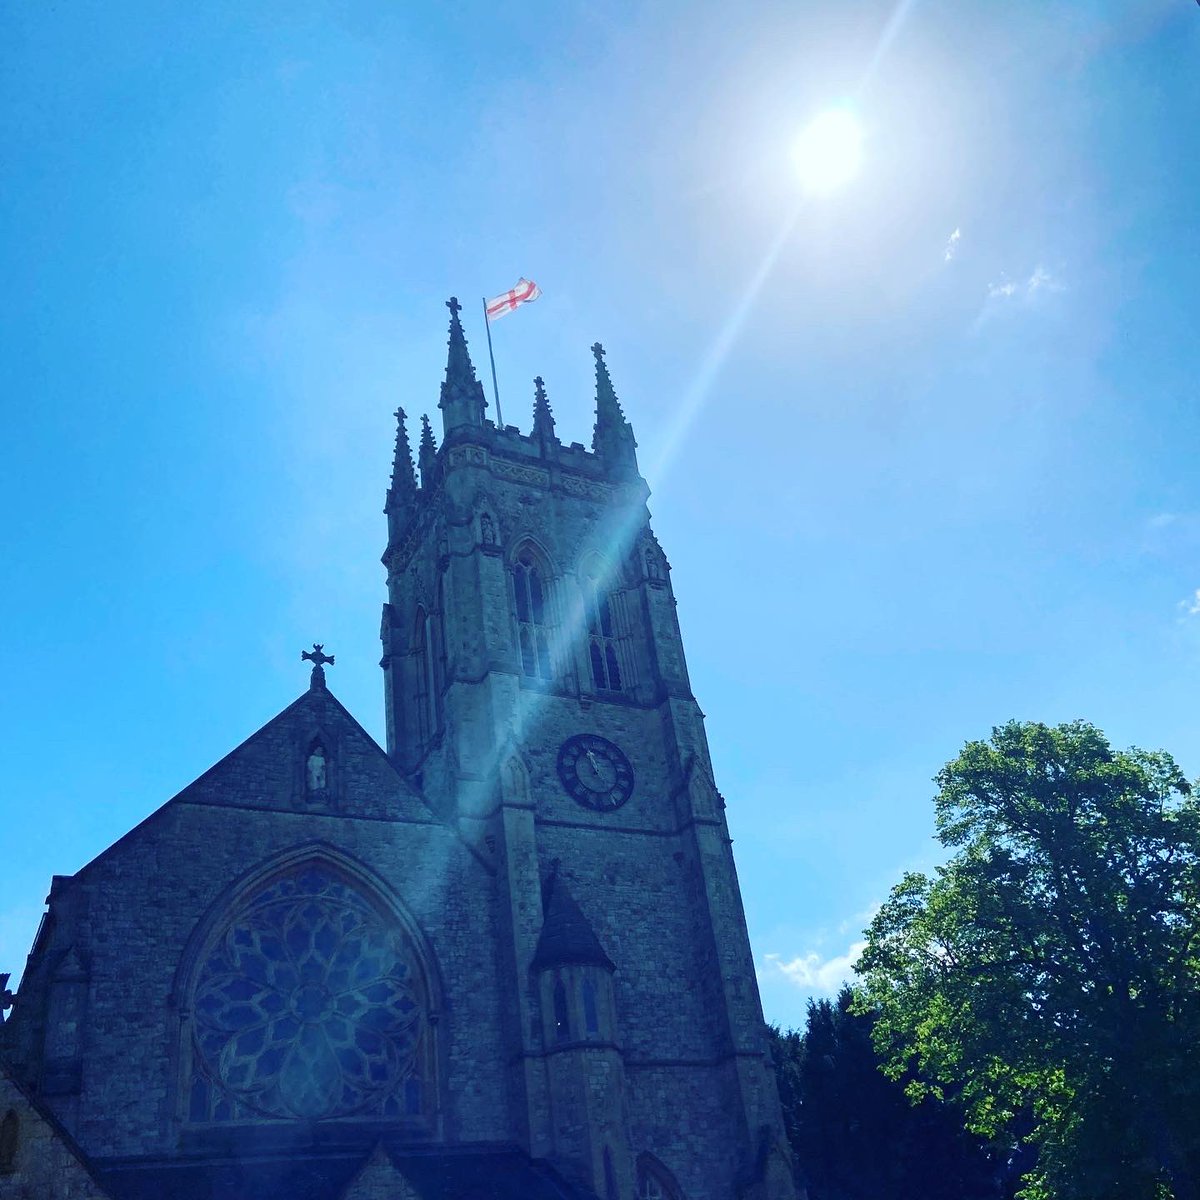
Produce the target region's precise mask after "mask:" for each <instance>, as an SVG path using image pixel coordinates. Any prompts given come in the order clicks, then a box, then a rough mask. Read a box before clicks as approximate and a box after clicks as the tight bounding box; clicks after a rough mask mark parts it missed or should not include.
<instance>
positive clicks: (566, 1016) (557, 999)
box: [554, 979, 571, 1042]
mask: <svg viewBox="0 0 1200 1200" xmlns="http://www.w3.org/2000/svg"><path fill="white" fill-rule="evenodd" d="M554 1036H555V1037H556V1038H557V1039H558V1040H559V1041H560V1042H565V1041H568V1040H569V1039H570V1037H571V1013H570V1010H569V1009H568V1007H567V989H566V987H565V986H564V985H563V981H562V980H561V979H558V980H556V981H555V983H554Z"/></svg>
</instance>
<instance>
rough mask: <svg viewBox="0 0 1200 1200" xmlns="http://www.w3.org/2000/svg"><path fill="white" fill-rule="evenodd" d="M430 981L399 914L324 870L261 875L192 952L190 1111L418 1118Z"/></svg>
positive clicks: (215, 1116)
mask: <svg viewBox="0 0 1200 1200" xmlns="http://www.w3.org/2000/svg"><path fill="white" fill-rule="evenodd" d="M426 978H427V977H426V975H425V972H424V970H423V968H422V965H421V961H420V958H419V956H418V953H417V950H416V947H415V946H414V944H413V943H412V942H411V941H410V939H409V937H408V935H407V933H406V931H405V930H404V928H403V927H402V925H401V924H400V923H399V921H398V919H397V918H395V917H394V916H391V915H390V914H388V913H387V912H386V911H385V908H384V906H383V905H382V902H381V903H380V904H376V903H375V902H374V901H373V900H371V899H370V898H369V896H368V895H367V893H366V891H365V890H362V889H360V888H359V887H358V886H357V885H355V884H352V883H351V882H350V881H349V880H348V879H347V878H345V877H343V876H342V875H341V874H340V872H337V871H336V870H335V869H333V868H332V867H331V866H329V865H327V864H325V863H322V862H319V861H318V862H309V863H307V864H305V865H303V866H301V867H299V868H298V869H294V870H292V871H290V872H286V873H283V874H280V875H276V876H274V877H273V878H271V879H269V880H268V881H267V882H266V883H263V884H260V885H258V886H257V887H256V888H254V889H253V890H251V891H250V892H249V893H248V895H247V896H246V897H245V898H244V899H243V900H242V901H241V902H240V903H239V904H238V905H237V906H236V908H235V910H234V912H233V914H232V915H231V916H230V917H229V918H227V920H226V922H225V924H224V925H223V926H222V927H221V928H220V929H219V931H218V932H217V933H216V935H215V936H214V937H212V938H210V940H209V941H208V943H207V947H206V949H204V950H203V951H202V953H201V954H200V957H199V961H198V966H197V968H196V974H195V977H194V984H193V989H192V1002H191V1055H190V1058H191V1081H190V1085H189V1091H188V1116H189V1118H190V1119H191V1120H192V1121H197V1122H224V1121H262V1120H263V1119H267V1120H284V1121H288V1120H301V1121H317V1120H322V1119H326V1118H336V1117H349V1116H361V1117H364V1118H367V1119H375V1120H378V1119H381V1118H385V1119H386V1118H405V1117H410V1118H419V1117H422V1116H423V1115H424V1114H426V1113H427V1112H428V1110H429V1107H430V1105H431V1103H432V1098H431V1096H430V1092H431V1091H432V1082H433V1059H432V1049H431V1043H430V1037H431V1034H430V1033H429V1030H428V1028H427V1024H428V1022H427V1017H428V1009H429V995H428V990H427V985H426V982H425V981H426Z"/></svg>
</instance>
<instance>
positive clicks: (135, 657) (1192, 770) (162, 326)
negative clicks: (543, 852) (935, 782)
mask: <svg viewBox="0 0 1200 1200" xmlns="http://www.w3.org/2000/svg"><path fill="white" fill-rule="evenodd" d="M4 27H5V35H4V39H3V42H4V45H3V48H2V49H0V161H2V162H3V164H4V165H3V175H2V179H0V279H2V280H3V288H2V289H0V403H2V404H3V406H4V427H5V430H6V434H7V447H6V454H5V456H4V464H5V469H4V471H3V474H2V475H0V499H2V501H3V504H4V508H5V512H6V514H7V520H6V521H5V523H4V529H3V533H2V534H0V537H2V538H3V546H2V551H3V561H4V564H5V571H4V577H3V578H4V586H3V588H2V589H0V616H2V618H3V628H4V629H5V632H6V636H5V643H4V671H5V682H6V686H5V688H4V689H3V695H2V696H0V720H2V724H0V728H3V730H4V731H5V752H4V755H3V763H4V766H3V772H2V783H0V830H2V831H3V833H2V838H3V841H2V845H3V850H2V852H0V858H2V860H3V864H4V884H3V888H2V889H0V970H7V969H12V970H14V971H16V972H19V970H20V968H21V965H22V964H23V961H24V955H25V953H26V950H27V949H28V945H29V942H30V940H31V938H32V935H33V931H34V929H35V927H36V923H37V919H38V914H39V912H40V911H41V903H40V902H41V899H42V897H43V896H44V895H45V893H46V891H47V890H48V886H49V881H50V876H51V875H52V874H54V873H71V872H73V871H75V870H77V869H78V868H79V867H80V866H81V865H82V864H83V863H84V862H86V861H87V860H88V859H89V858H91V857H92V856H93V855H95V854H96V853H98V852H99V851H100V850H101V849H103V848H104V846H106V845H107V844H109V843H110V842H111V841H113V840H114V839H115V838H116V837H118V836H119V835H120V834H121V833H122V832H124V831H125V830H126V829H127V828H129V827H130V826H131V825H133V824H134V823H135V822H136V821H138V820H139V819H141V818H142V817H143V816H144V815H146V814H147V813H148V812H150V811H151V810H152V809H154V808H156V807H157V806H158V805H159V804H161V803H162V802H163V801H164V800H165V799H167V798H168V797H169V796H171V795H172V794H174V793H175V792H176V791H177V790H179V789H180V788H181V787H183V786H184V785H185V784H187V783H188V782H189V781H190V780H191V779H192V778H194V777H195V776H196V775H198V774H199V773H200V772H201V771H202V770H204V769H205V768H206V767H208V766H209V765H210V764H211V763H212V762H213V761H215V760H216V759H217V758H219V757H220V756H221V755H223V754H224V753H226V752H227V751H228V750H229V749H230V748H232V747H233V746H234V745H235V744H237V743H238V742H239V741H241V740H242V739H243V738H244V737H245V736H247V735H248V734H249V733H250V732H252V731H253V730H254V729H256V728H257V727H258V726H259V725H260V724H262V723H263V722H264V721H266V720H267V719H269V718H270V717H271V716H272V715H273V714H274V713H275V712H277V711H278V710H279V709H281V708H282V707H284V706H285V705H286V704H287V703H288V702H290V700H291V699H293V698H294V696H295V695H296V694H297V693H298V692H299V691H300V690H301V689H302V688H303V687H304V686H305V684H306V681H307V670H306V669H304V668H302V667H301V665H300V663H299V661H298V659H299V650H300V648H301V647H302V646H305V645H308V644H309V643H311V642H312V641H313V640H314V639H316V640H323V641H324V642H325V643H326V644H327V645H328V646H329V648H330V649H332V650H333V651H334V652H335V653H336V655H337V660H338V662H337V666H336V668H334V670H333V671H331V683H332V686H333V688H334V690H335V692H336V693H337V695H338V696H339V697H340V698H341V699H342V700H343V702H345V703H346V704H347V705H348V707H349V708H350V709H351V710H352V711H353V712H354V713H355V714H356V715H357V716H358V717H359V719H360V720H361V721H362V722H363V723H364V724H365V725H366V727H367V728H368V729H369V730H370V731H372V732H373V733H374V734H375V735H376V736H378V737H381V736H382V691H381V686H380V685H381V680H380V677H379V671H378V667H377V662H378V656H379V648H378V642H377V632H378V613H379V606H380V603H381V602H382V600H383V595H384V588H383V573H382V568H381V567H380V565H379V562H378V556H379V553H380V551H381V549H382V545H383V539H384V522H383V518H382V515H381V513H380V509H381V506H382V500H383V492H384V488H385V486H386V481H387V471H388V463H389V456H390V451H391V437H392V419H391V412H392V409H393V408H395V406H396V405H397V403H401V404H403V405H404V406H405V407H406V408H407V410H408V411H409V413H410V414H419V413H421V412H422V411H426V412H429V413H430V414H431V415H434V416H436V408H435V405H436V399H437V386H438V382H439V380H440V376H441V372H442V369H443V365H444V354H445V318H446V312H445V309H444V308H443V306H442V302H443V301H444V300H445V298H446V297H447V296H449V295H450V294H451V293H457V294H458V295H459V296H460V297H462V298H463V299H464V301H468V300H470V301H472V302H474V301H475V298H477V297H478V296H480V295H482V294H484V293H493V292H496V291H500V290H502V289H503V288H506V287H508V286H509V285H510V284H511V283H512V282H514V281H515V279H516V277H517V276H518V275H522V274H523V275H527V276H529V277H530V278H533V279H536V280H537V281H538V283H539V284H540V285H541V286H542V288H543V290H544V296H543V298H542V299H541V300H540V301H539V302H538V303H537V304H536V305H534V306H532V307H529V308H527V309H524V310H522V311H521V312H520V313H518V314H517V315H516V316H514V317H513V318H511V319H509V320H507V321H505V322H504V323H503V324H501V325H500V326H498V327H497V330H496V341H497V346H496V352H497V362H498V367H499V370H500V377H501V400H502V402H503V404H504V407H505V417H506V419H507V420H508V421H510V422H513V421H516V422H518V423H520V424H521V426H522V427H523V428H526V427H527V426H528V423H529V413H530V408H531V404H532V384H531V380H532V377H533V376H534V375H535V374H539V373H540V374H541V375H543V376H544V377H545V379H546V384H547V389H548V391H549V394H550V398H551V402H552V404H553V405H554V409H555V413H556V416H557V418H558V423H559V433H560V434H561V435H562V436H563V437H564V439H565V440H568V441H569V440H575V439H578V440H581V441H586V440H587V439H588V437H589V435H590V429H591V419H592V418H591V411H590V409H591V399H592V389H591V355H590V354H589V353H588V347H589V346H590V345H591V343H592V342H593V341H595V340H596V339H597V338H598V339H600V340H601V341H603V342H604V344H605V346H606V347H607V350H608V363H609V366H610V369H611V371H612V374H613V378H614V381H615V383H616V386H617V389H618V392H619V394H620V395H621V398H622V400H623V402H624V404H625V408H626V411H627V413H628V415H629V416H630V418H631V420H632V421H633V424H634V428H635V430H636V432H637V435H638V439H639V442H640V446H641V449H640V457H641V462H642V466H643V470H644V473H645V474H646V475H647V477H648V479H649V482H650V484H651V487H652V488H653V491H654V495H653V498H652V500H651V508H652V511H653V514H654V521H655V527H656V530H657V532H658V535H659V538H660V540H661V542H662V544H663V546H664V548H665V549H666V552H667V554H668V557H669V558H670V560H671V562H672V565H673V568H674V581H675V585H676V591H677V594H678V596H679V599H680V618H681V623H682V626H683V631H684V637H685V644H686V647H687V651H688V658H689V664H690V668H691V672H692V679H693V684H694V686H695V690H696V693H697V696H698V698H699V699H700V702H701V705H702V707H703V708H704V710H705V712H706V713H707V715H708V725H709V735H710V739H711V742H712V748H713V755H714V759H715V763H716V767H717V772H718V782H719V784H720V786H721V787H722V790H723V791H724V793H725V795H726V797H727V799H728V802H729V819H730V824H731V827H732V832H733V835H734V838H735V841H736V846H735V853H736V855H737V860H738V865H739V870H740V874H741V880H742V888H743V893H744V898H745V903H746V910H747V915H748V919H749V923H750V930H751V936H752V940H753V944H754V949H755V955H756V960H757V962H758V965H759V971H760V980H761V985H762V992H763V1000H764V1006H765V1009H766V1013H767V1016H768V1017H769V1018H771V1019H773V1020H776V1021H780V1022H782V1023H784V1024H785V1025H786V1024H796V1023H799V1022H800V1021H801V1020H802V1018H803V1011H804V1004H805V1000H806V998H807V996H808V995H810V994H812V993H813V992H819V991H820V990H821V989H823V988H829V987H832V986H834V985H835V984H836V981H837V980H838V979H839V978H840V977H841V975H842V974H843V973H844V969H845V960H846V956H847V955H848V954H850V953H851V947H852V946H853V944H854V943H855V942H856V941H857V940H858V937H859V931H860V930H861V928H862V926H863V924H864V922H865V920H866V919H867V918H868V917H869V915H870V912H871V911H872V908H873V906H874V905H876V904H877V903H878V902H879V901H880V900H881V899H882V898H883V896H884V895H885V894H886V892H887V889H888V888H889V886H890V885H891V884H892V883H893V882H895V880H896V879H897V878H898V877H899V874H900V873H901V871H903V870H904V869H905V868H909V867H914V866H921V865H928V864H930V863H932V862H933V861H935V857H936V856H935V851H936V847H935V846H934V844H933V842H932V841H931V839H930V831H931V826H932V810H931V805H930V798H931V796H932V793H933V787H932V785H931V782H930V779H931V776H932V775H933V774H934V772H935V771H936V770H937V769H938V767H939V766H940V765H941V764H942V763H943V762H944V761H946V760H947V759H949V758H951V757H953V755H954V754H955V753H956V752H957V750H958V748H959V747H960V746H961V744H962V742H963V741H965V740H966V739H968V738H972V737H978V736H986V734H987V732H988V731H989V729H990V727H991V726H992V725H993V724H996V723H999V722H1002V721H1004V720H1007V719H1008V718H1010V717H1018V718H1036V719H1041V720H1047V721H1059V720H1067V719H1073V718H1076V717H1085V718H1088V719H1090V720H1093V721H1094V722H1096V723H1097V724H1098V725H1100V726H1101V727H1102V728H1103V729H1105V730H1106V731H1107V732H1108V734H1109V735H1110V737H1111V738H1112V739H1113V740H1114V741H1115V742H1116V743H1118V744H1122V745H1127V744H1131V743H1132V744H1138V745H1143V746H1155V747H1157V746H1162V747H1165V748H1167V749H1169V750H1171V751H1172V752H1173V753H1175V755H1176V756H1177V757H1178V759H1179V760H1180V762H1181V763H1182V765H1183V767H1184V769H1185V770H1186V771H1187V772H1188V773H1189V774H1190V775H1193V776H1195V775H1197V774H1200V698H1198V690H1197V686H1196V683H1197V678H1198V675H1200V592H1198V590H1197V589H1200V483H1198V481H1197V471H1196V446H1197V444H1198V442H1200V415H1198V407H1197V400H1198V399H1200V396H1198V391H1200V388H1198V385H1197V381H1198V380H1200V350H1198V349H1197V298H1198V290H1200V289H1198V286H1197V278H1198V268H1200V219H1198V218H1200V202H1198V201H1197V197H1198V196H1200V142H1198V140H1197V134H1196V129H1197V127H1198V125H1197V122H1198V117H1200V9H1198V8H1197V7H1196V6H1195V5H1194V4H1192V3H1189V2H1187V0H1128V2H1125V3H1115V2H1114V3H1089V2H1075V3H1055V2H1047V0H1038V2H1036V3H1035V2H1032V0H1028V2H1015V3H1010V4H1005V5H995V4H984V3H966V4H964V3H953V4H951V3H932V2H929V3H922V2H920V0H916V2H911V3H904V4H901V5H899V6H897V5H896V4H895V3H892V2H891V0H889V2H886V3H883V2H873V0H871V2H868V0H837V2H836V3H835V2H833V0H829V2H825V3H816V2H814V3H809V4H803V5H799V4H795V3H788V4H782V3H781V4H753V3H747V4H739V5H729V4H721V3H699V2H697V0H690V2H689V3H686V4H684V3H667V2H663V3H656V4H653V5H636V4H631V3H610V4H603V5H600V4H581V3H570V2H561V0H560V2H557V3H529V4H525V5H521V6H497V5H494V4H479V3H466V2H464V3H456V4H453V5H449V4H448V5H417V4H413V5H394V4H386V3H382V2H375V3H341V4H332V3H331V4H306V3H303V2H299V3H297V2H296V0H290V2H289V3H287V4H282V3H279V4H271V3H259V4H255V5H253V6H245V5H239V4H230V3H210V4H205V5H162V4H158V5H151V4H136V3H122V4H117V5H113V4H99V3H84V2H80V3H73V4H71V5H57V6H49V5H20V4H9V5H6V6H5V16H4ZM836 104H848V105H850V106H852V107H853V109H854V111H855V112H856V113H857V115H858V118H859V120H860V121H861V123H862V127H863V129H864V130H865V139H864V147H863V156H864V157H863V166H862V170H861V172H860V173H859V175H858V176H857V178H856V179H854V180H853V181H852V182H851V183H850V184H848V185H847V186H845V187H843V188H842V189H840V190H839V191H837V192H836V193H835V194H833V195H830V196H828V197H825V198H821V199H815V198H810V199H805V200H801V198H800V192H799V189H798V185H797V180H796V176H795V173H794V169H793V164H792V162H791V160H790V157H789V149H790V146H791V145H792V143H793V142H794V141H795V139H796V137H797V135H798V133H799V131H800V130H801V129H802V128H803V126H804V125H805V124H806V122H807V121H808V120H809V119H810V118H811V117H812V116H813V115H814V114H816V113H818V112H820V111H822V110H823V109H825V108H827V107H828V106H830V105H836ZM792 221H794V224H791V225H790V226H789V222H792ZM785 230H786V236H783V232H784V231H785ZM772 247H774V248H775V252H774V254H773V256H769V251H771V249H772ZM752 284H754V285H756V286H752ZM464 315H465V316H466V317H468V318H469V320H468V323H467V332H468V337H469V338H470V339H471V345H472V350H473V352H474V354H475V358H476V363H477V364H479V363H480V362H481V360H483V359H484V358H485V357H486V351H485V346H484V342H483V330H482V327H481V322H480V320H479V319H478V318H477V317H476V315H475V311H474V310H473V309H471V308H468V309H467V311H466V313H465V314H464ZM435 424H436V422H435Z"/></svg>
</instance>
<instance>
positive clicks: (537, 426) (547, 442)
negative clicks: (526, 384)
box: [533, 375, 558, 454]
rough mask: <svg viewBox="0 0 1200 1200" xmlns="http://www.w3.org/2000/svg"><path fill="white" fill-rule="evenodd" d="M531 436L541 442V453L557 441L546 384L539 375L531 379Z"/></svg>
mask: <svg viewBox="0 0 1200 1200" xmlns="http://www.w3.org/2000/svg"><path fill="white" fill-rule="evenodd" d="M533 436H534V437H535V438H537V440H538V442H539V443H540V444H541V448H542V453H543V454H544V453H545V452H546V449H547V448H548V447H549V446H551V445H553V444H554V443H555V442H557V441H558V438H557V437H556V436H555V433H554V414H553V413H552V412H551V411H550V401H549V400H547V399H546V385H545V383H543V382H542V377H541V376H540V375H539V376H538V377H537V378H536V379H535V380H534V381H533Z"/></svg>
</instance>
